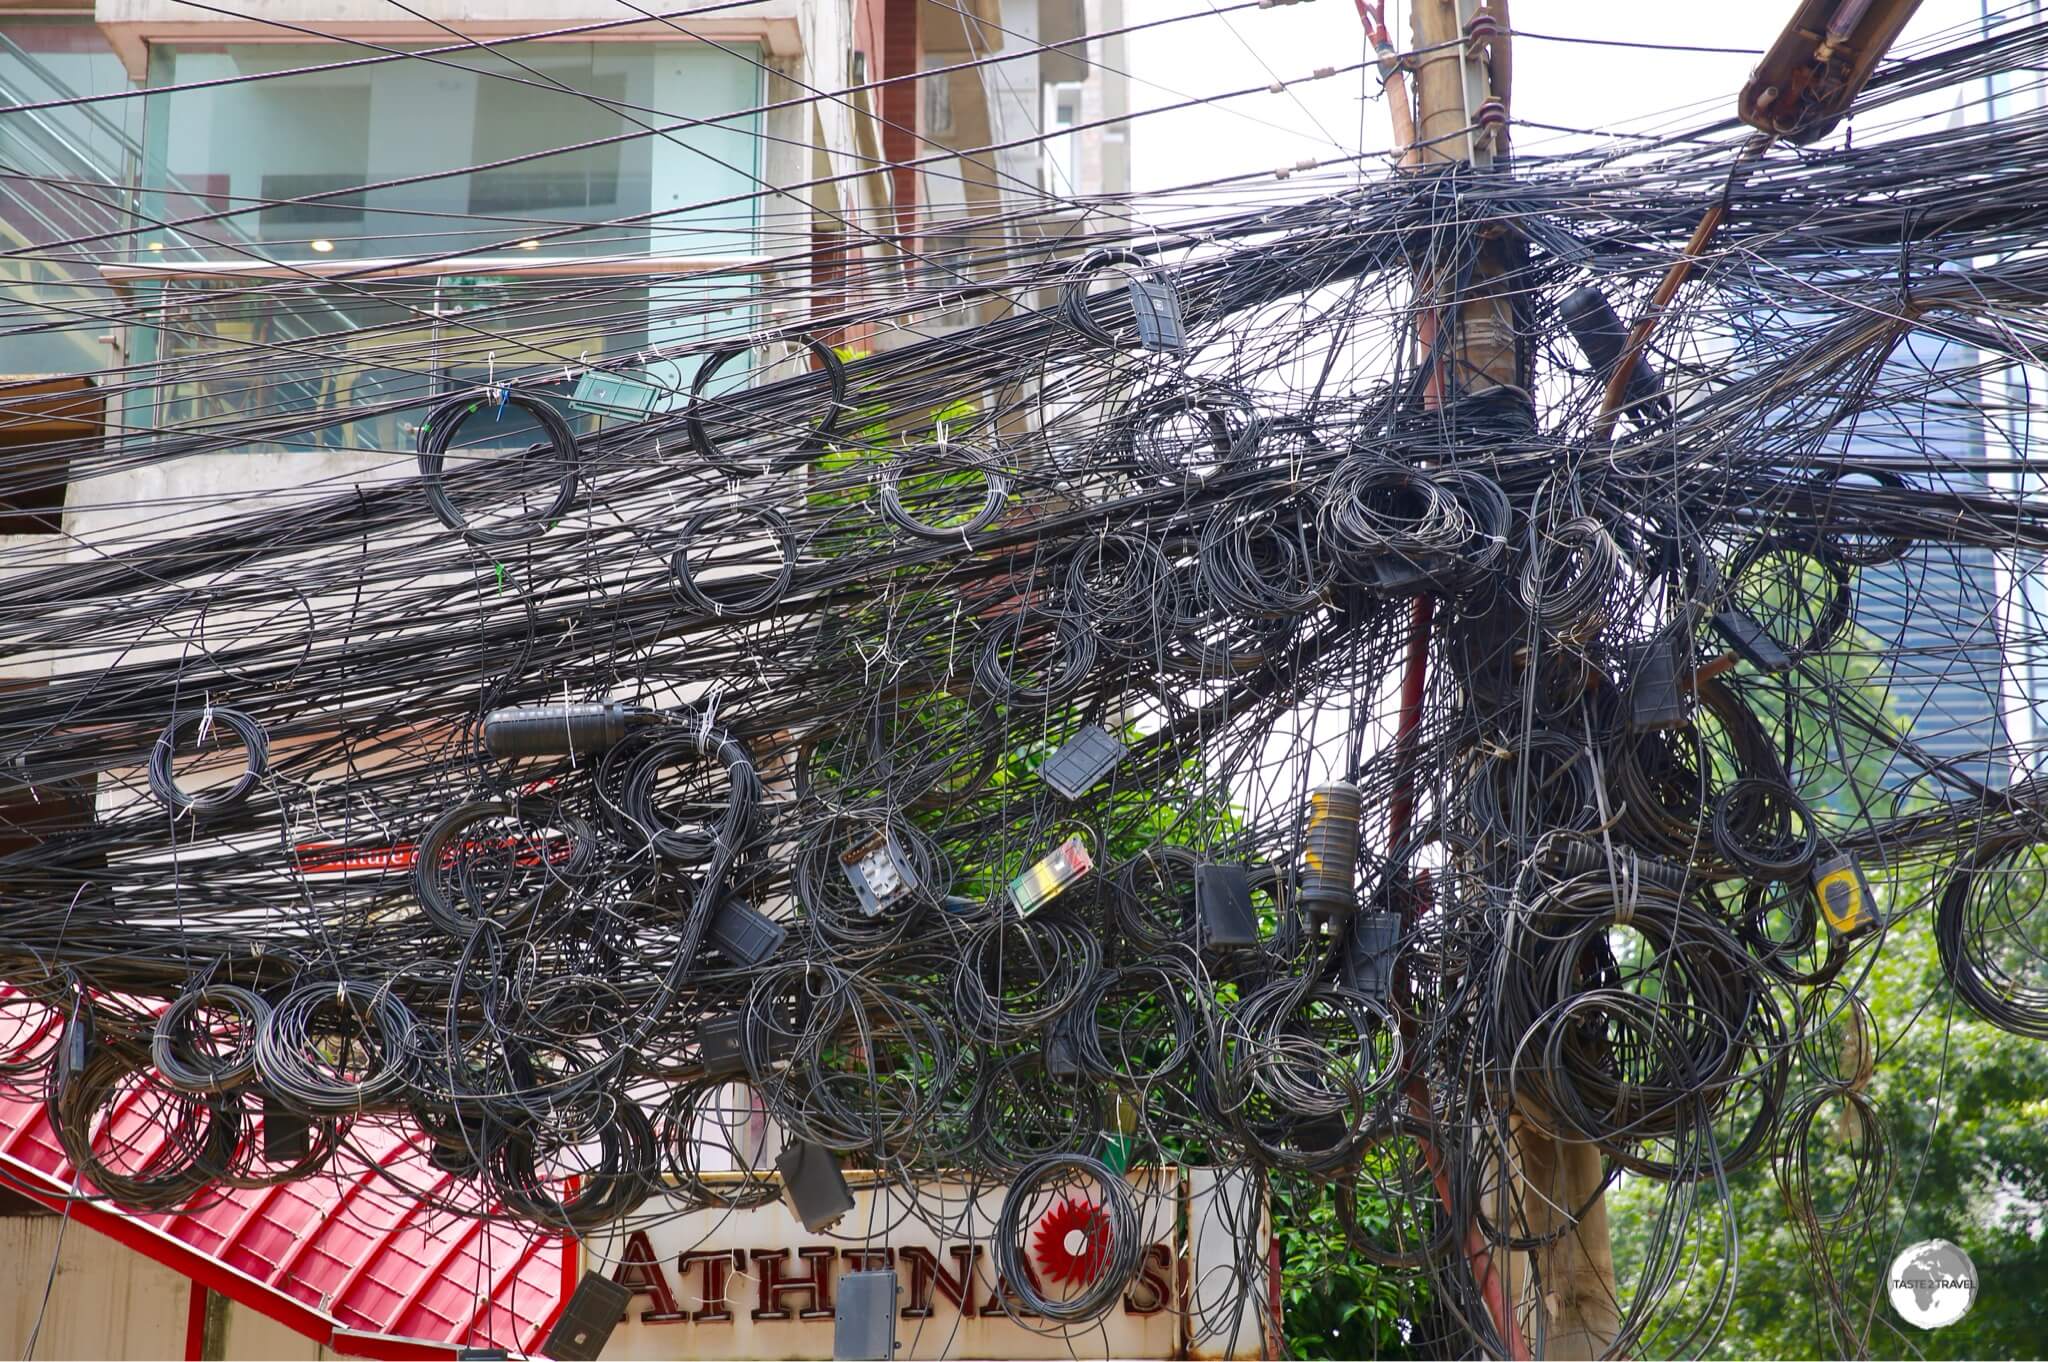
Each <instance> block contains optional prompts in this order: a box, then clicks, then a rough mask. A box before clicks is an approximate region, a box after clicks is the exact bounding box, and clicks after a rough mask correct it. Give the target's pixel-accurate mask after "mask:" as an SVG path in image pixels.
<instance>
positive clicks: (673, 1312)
mask: <svg viewBox="0 0 2048 1362" xmlns="http://www.w3.org/2000/svg"><path fill="white" fill-rule="evenodd" d="M612 1280H613V1281H615V1282H617V1283H618V1284H619V1285H620V1286H623V1287H625V1288H626V1289H627V1290H628V1291H630V1292H632V1293H633V1294H634V1295H635V1296H645V1297H647V1299H648V1301H649V1303H650V1304H651V1305H652V1307H653V1308H652V1309H648V1310H642V1311H641V1312H640V1322H641V1323H642V1324H676V1323H679V1322H681V1321H682V1320H685V1319H688V1318H689V1316H688V1315H686V1314H684V1313H683V1312H682V1311H681V1310H678V1309H677V1308H676V1296H675V1292H673V1291H671V1290H670V1289H669V1285H668V1274H667V1273H666V1272H663V1271H662V1270H661V1260H660V1259H659V1258H656V1257H655V1256H654V1245H652V1244H650V1243H648V1242H647V1231H646V1230H634V1231H633V1232H632V1233H631V1234H629V1235H627V1236H626V1248H625V1251H624V1252H623V1253H622V1254H620V1255H619V1265H618V1266H617V1267H615V1268H613V1269H612ZM626 1304H627V1306H628V1307H629V1309H630V1307H631V1305H632V1302H631V1301H630V1300H629V1301H627V1302H626ZM619 1318H620V1319H621V1320H624V1319H627V1318H629V1313H628V1310H621V1311H620V1312H619Z"/></svg>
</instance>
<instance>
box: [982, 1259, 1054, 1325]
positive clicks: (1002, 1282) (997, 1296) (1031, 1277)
mask: <svg viewBox="0 0 2048 1362" xmlns="http://www.w3.org/2000/svg"><path fill="white" fill-rule="evenodd" d="M1017 1261H1018V1262H1020V1263H1022V1264H1023V1265H1024V1282H1025V1285H1027V1286H1029V1287H1030V1288H1031V1290H1032V1291H1033V1292H1034V1293H1035V1294H1037V1295H1041V1296H1042V1295H1044V1294H1045V1288H1044V1287H1042V1286H1040V1285H1039V1284H1038V1272H1037V1270H1036V1269H1035V1268H1033V1267H1032V1266H1031V1259H1030V1258H1028V1257H1022V1258H1019V1259H1018V1260H1017ZM981 1313H982V1314H983V1315H985V1316H986V1315H1008V1316H1010V1317H1011V1318H1012V1319H1037V1318H1038V1312H1037V1311H1036V1310H1033V1309H1030V1308H1028V1307H1027V1306H1026V1305H1025V1304H1024V1302H1023V1300H1022V1299H1020V1298H1019V1297H1018V1295H1017V1293H1016V1291H1015V1290H1013V1289H1012V1288H1011V1286H1010V1279H1009V1278H1007V1277H1000V1276H999V1277H997V1278H996V1287H995V1290H993V1291H991V1292H989V1293H988V1299H987V1300H986V1301H984V1302H983V1303H982V1307H981Z"/></svg>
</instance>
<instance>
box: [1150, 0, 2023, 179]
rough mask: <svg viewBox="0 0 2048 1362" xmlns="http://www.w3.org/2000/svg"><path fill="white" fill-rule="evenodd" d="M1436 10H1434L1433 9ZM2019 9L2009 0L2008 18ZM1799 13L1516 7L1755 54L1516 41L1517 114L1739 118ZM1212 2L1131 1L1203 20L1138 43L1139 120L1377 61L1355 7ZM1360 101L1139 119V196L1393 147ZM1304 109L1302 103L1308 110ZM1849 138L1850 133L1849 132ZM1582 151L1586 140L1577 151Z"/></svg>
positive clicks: (1329, 90)
mask: <svg viewBox="0 0 2048 1362" xmlns="http://www.w3.org/2000/svg"><path fill="white" fill-rule="evenodd" d="M1431 2H1432V3H1433V2H1434V0H1431ZM2010 4H2011V0H1994V4H1993V8H1994V9H2002V8H2006V7H2008V6H2009V5H2010ZM1796 7H1797V5H1796V0H1709V3H1705V4H1692V3H1675V2H1674V0H1514V4H1513V6H1512V16H1513V22H1514V24H1515V26H1516V27H1517V28H1518V29H1520V30H1522V31H1523V32H1524V34H1525V35H1526V34H1535V33H1542V34H1555V35H1561V36H1565V37H1575V38H1590V37H1598V38H1605V39H1614V40H1623V41H1629V42H1645V43H1664V44H1693V45H1700V46H1708V47H1730V48H1744V49H1748V52H1747V53H1744V54H1725V53H1703V52H1660V51H1645V50H1641V49H1634V48H1612V47H1591V46H1585V45H1581V44H1576V43H1562V42H1552V41H1543V40H1539V39H1537V38H1533V37H1529V36H1523V37H1518V38H1516V39H1515V43H1514V90H1513V100H1512V107H1511V110H1510V114H1511V116H1512V117H1513V118H1514V120H1515V121H1516V122H1517V123H1520V122H1521V120H1524V119H1528V120H1533V121H1535V122H1540V123H1550V124H1556V125H1560V126H1564V127H1571V128H1614V129H1625V128H1633V129H1637V130H1643V131H1649V130H1654V129H1658V128H1675V127H1684V126H1688V125H1693V124H1698V123H1704V122H1708V121H1711V120H1713V119H1716V118H1720V117H1723V116H1726V115H1732V114H1733V113H1734V112H1735V93H1736V91H1737V90H1738V89H1740V88H1741V86H1742V83H1743V81H1744V80H1746V79H1747V78H1748V76H1749V72H1750V69H1751V68H1752V67H1753V66H1755V64H1756V61H1757V54H1760V53H1761V52H1762V51H1763V49H1764V48H1766V47H1768V46H1769V45H1770V43H1771V41H1772V40H1773V39H1774V38H1776V37H1777V35H1778V33H1779V31H1780V30H1781V29H1782V28H1783V27H1784V25H1785V21H1786V20H1787V19H1788V18H1789V17H1790V16H1791V15H1792V13H1793V12H1794V10H1795V9H1796ZM1214 8H1215V6H1213V5H1211V4H1210V2H1209V0H1126V3H1125V16H1126V22H1129V23H1140V22H1145V21H1147V20H1152V19H1158V18H1162V17H1165V16H1167V15H1172V14H1188V13H1197V14H1203V17H1201V18H1196V19H1189V20H1187V21H1185V22H1181V23H1176V24H1172V25H1168V26H1165V27H1162V28H1158V29H1152V30H1148V31H1147V32H1144V33H1140V34H1136V35H1134V36H1133V38H1132V41H1131V58H1130V65H1131V70H1132V75H1133V81H1132V92H1131V103H1132V107H1133V108H1137V109H1143V108H1157V107H1159V106H1160V105H1163V104H1168V103H1172V102H1174V101H1175V100H1176V98H1177V97H1184V96H1197V95H1199V96H1212V95H1215V94H1216V93H1218V92H1220V91H1224V90H1229V89H1242V88H1245V87H1248V86H1264V85H1266V84H1268V83H1270V82H1271V81H1272V80H1273V79H1274V77H1275V76H1279V77H1282V78H1285V79H1288V80H1294V79H1298V78H1300V77H1303V76H1307V75H1308V74H1309V73H1310V72H1312V71H1314V70H1315V69H1316V68H1317V67H1322V66H1336V67H1344V66H1350V65H1353V64H1356V63H1358V62H1360V61H1367V62H1369V61H1370V60H1371V50H1370V48H1369V47H1368V46H1367V45H1366V43H1365V37H1364V30H1363V29H1362V27H1361V26H1360V24H1359V21H1358V14H1357V11H1356V10H1355V9H1354V8H1353V6H1352V0H1304V3H1300V4H1295V5H1290V6H1286V7H1282V8H1275V9H1270V10H1242V11H1238V12H1234V13H1232V14H1229V15H1227V16H1224V15H1214V14H1209V13H1205V12H1206V11H1210V10H1213V9H1214ZM1409 8H1410V0H1390V3H1389V5H1388V14H1387V27H1388V30H1389V32H1390V33H1391V34H1392V36H1393V38H1394V42H1395V45H1396V46H1403V45H1405V39H1406V35H1407V33H1408V31H1409V30H1408V12H1409ZM1979 13H1980V0H1924V3H1922V5H1921V7H1920V11H1919V13H1918V14H1917V15H1916V16H1915V17H1914V19H1913V21H1912V22H1911V23H1910V24H1909V25H1908V27H1907V29H1906V32H1905V33H1904V35H1902V37H1901V39H1900V43H1899V45H1898V47H1895V48H1894V51H1897V50H1898V49H1899V47H1904V46H1907V45H1908V44H1911V43H1912V42H1913V41H1914V40H1915V39H1916V38H1924V37H1925V36H1927V35H1931V34H1934V33H1937V32H1940V31H1942V30H1946V29H1951V28H1954V27H1956V26H1958V25H1973V24H1975V23H1976V22H1977V21H1978V16H1979ZM1367 79H1368V82H1369V83H1368V84H1367V85H1366V86H1365V87H1364V90H1365V92H1367V93H1369V95H1370V98H1369V99H1362V97H1361V94H1362V92H1361V80H1360V76H1359V75H1358V74H1356V73H1353V74H1351V75H1348V76H1347V75H1339V76H1333V77H1330V78H1328V79H1325V80H1320V81H1312V82H1310V83H1309V84H1307V85H1305V86H1301V87H1297V88H1296V89H1294V90H1291V91H1289V92H1288V93H1285V94H1277V95H1276V94H1270V93H1266V92H1264V91H1263V90H1261V92H1260V93H1257V94H1253V95H1249V96H1246V97H1244V98H1242V99H1238V100H1234V101H1231V102H1229V103H1228V104H1225V105H1216V106H1210V107H1206V108H1199V109H1190V110H1178V111H1174V112H1171V113H1160V114H1154V115H1152V116H1149V117H1145V118H1140V119H1137V120H1136V121H1134V122H1133V124H1132V125H1131V143H1132V181H1133V183H1132V187H1133V188H1134V189H1136V190H1138V191H1139V192H1141V193H1142V192H1150V191H1157V190H1160V189H1164V188H1169V187H1171V186H1175V185H1182V184H1189V183H1193V182H1197V181H1203V180H1209V179H1214V178H1216V177H1218V176H1223V175H1229V174H1238V173H1247V172H1271V171H1272V170H1275V169H1277V168H1279V167H1281V166H1286V165H1292V164H1293V163H1294V162H1296V161H1298V160H1301V159H1303V158H1305V157H1318V158H1320V157H1326V156H1332V155H1345V154H1348V153H1351V152H1354V151H1357V150H1361V149H1365V150H1384V149H1385V148H1386V147H1387V144H1388V141H1389V133H1388V125H1387V115H1386V107H1385V104H1384V103H1383V101H1382V100H1381V98H1380V94H1379V80H1378V75H1377V73H1376V72H1375V73H1372V74H1371V75H1370V76H1369V77H1368V78H1367ZM1297 97H1298V102H1297ZM1838 135H1839V134H1838ZM1561 136H1562V135H1560V134H1556V133H1548V132H1544V131H1541V130H1538V129H1533V128H1520V129H1518V130H1517V131H1516V133H1515V147H1516V150H1517V151H1518V152H1522V153H1541V152H1544V151H1546V150H1560V149H1562V145H1561V141H1560V138H1561ZM1569 140H1572V141H1574V142H1580V143H1583V141H1584V139H1569Z"/></svg>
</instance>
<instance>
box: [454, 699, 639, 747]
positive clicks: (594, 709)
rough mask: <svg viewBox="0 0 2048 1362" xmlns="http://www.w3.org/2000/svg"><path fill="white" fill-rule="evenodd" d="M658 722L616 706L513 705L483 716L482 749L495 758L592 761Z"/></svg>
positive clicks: (602, 703) (598, 702)
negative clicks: (633, 730)
mask: <svg viewBox="0 0 2048 1362" xmlns="http://www.w3.org/2000/svg"><path fill="white" fill-rule="evenodd" d="M659 718H660V716H659V715H657V714H654V713H653V712H651V711H649V710H644V709H641V708H639V707H637V706H634V705H627V704H621V703H620V702H619V701H617V700H593V701H587V702H584V703H580V704H578V703H565V704H553V705H514V706H511V707H510V708H507V709H494V710H492V711H491V712H490V713H489V714H486V715H484V746H485V747H487V748H489V749H490V753H491V755H492V756H494V757H566V756H578V757H581V756H588V755H590V754H592V753H596V752H602V751H605V750H606V749H607V748H611V747H615V746H617V745H618V743H619V742H620V741H621V740H622V739H624V738H625V736H626V730H628V729H630V728H638V727H641V726H642V725H645V724H650V723H654V722H656V721H657V720H658V719H659Z"/></svg>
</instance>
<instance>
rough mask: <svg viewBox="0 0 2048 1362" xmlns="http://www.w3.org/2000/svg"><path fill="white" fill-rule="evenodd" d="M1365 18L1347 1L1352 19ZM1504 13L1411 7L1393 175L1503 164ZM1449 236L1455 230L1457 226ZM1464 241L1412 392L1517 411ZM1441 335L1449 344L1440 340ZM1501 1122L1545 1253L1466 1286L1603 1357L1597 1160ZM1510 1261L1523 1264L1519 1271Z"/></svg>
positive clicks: (1507, 62)
mask: <svg viewBox="0 0 2048 1362" xmlns="http://www.w3.org/2000/svg"><path fill="white" fill-rule="evenodd" d="M1368 8H1369V7H1368V6H1366V5H1364V4H1361V12H1367V11H1368ZM1507 10H1508V0H1413V7H1412V9H1411V15H1412V19H1413V30H1412V37H1413V48H1412V53H1411V56H1410V58H1409V60H1408V63H1407V65H1408V66H1409V68H1410V69H1412V70H1413V72H1414V74H1415V111H1414V115H1413V118H1412V126H1413V128H1414V142H1413V144H1412V145H1410V146H1408V147H1406V148H1404V149H1403V151H1404V154H1403V156H1402V160H1401V164H1402V165H1403V166H1404V167H1409V168H1413V169H1416V170H1423V171H1429V170H1439V171H1442V170H1449V169H1450V168H1451V167H1453V166H1457V165H1460V164H1463V165H1469V166H1471V167H1472V168H1473V169H1474V170H1487V169H1490V168H1492V167H1493V166H1494V165H1495V164H1496V162H1497V161H1498V160H1500V159H1502V158H1504V157H1505V156H1506V154H1507V149H1508V117H1507V105H1508V97H1509V95H1510V93H1511V79H1512V71H1513V67H1512V64H1511V63H1512V58H1511V49H1510V33H1509V28H1508V13H1507ZM1374 18H1376V12H1372V13H1367V22H1368V26H1369V27H1370V25H1371V24H1372V22H1373V20H1374ZM1384 55H1385V54H1384V53H1383V61H1384ZM1388 95H1389V99H1390V102H1393V101H1403V102H1405V98H1406V92H1405V90H1404V89H1403V88H1402V87H1401V86H1400V85H1399V84H1397V78H1390V79H1389V81H1388ZM1409 123H1410V120H1409V118H1408V117H1407V111H1406V109H1405V108H1397V109H1395V111H1394V125H1395V129H1396V135H1397V137H1398V136H1400V135H1401V134H1402V133H1403V132H1405V130H1406V126H1405V125H1408V124H1409ZM1453 173H1457V174H1463V173H1465V172H1463V171H1456V172H1453ZM1458 230H1467V229H1466V228H1465V227H1464V226H1463V225H1462V224H1460V226H1459V227H1458ZM1476 230H1477V231H1478V232H1479V234H1480V236H1479V248H1478V252H1477V255H1476V258H1474V259H1473V261H1472V266H1471V269H1470V271H1469V273H1466V272H1465V271H1464V270H1463V269H1462V267H1461V266H1459V265H1458V263H1457V259H1456V257H1457V254H1458V253H1457V252H1451V253H1439V254H1438V258H1437V259H1435V260H1434V261H1433V262H1432V266H1431V268H1430V269H1428V270H1427V271H1425V272H1424V273H1423V274H1422V275H1421V276H1420V277H1418V279H1417V280H1416V295H1417V297H1416V302H1417V307H1418V314H1417V324H1416V339H1417V351H1418V353H1417V360H1418V362H1419V363H1424V364H1430V365H1431V366H1432V371H1431V372H1430V373H1429V374H1428V375H1427V376H1426V378H1425V387H1424V397H1425V401H1426V403H1427V404H1428V405H1429V406H1430V407H1432V408H1448V407H1454V406H1455V405H1456V404H1458V403H1459V402H1461V401H1464V400H1466V399H1469V398H1479V397H1485V396H1487V395H1489V394H1491V395H1495V396H1502V395H1505V396H1509V397H1517V396H1518V397H1519V399H1520V400H1521V401H1523V402H1526V401H1528V400H1529V397H1528V395H1529V393H1530V378H1529V374H1528V373H1527V372H1526V368H1527V361H1526V358H1525V357H1526V354H1527V351H1526V348H1525V347H1524V346H1522V345H1521V344H1520V343H1519V342H1520V337H1519V336H1518V335H1517V332H1516V326H1515V308H1514V302H1513V297H1512V293H1511V289H1512V280H1513V278H1514V267H1515V263H1516V258H1517V250H1516V243H1515V242H1514V241H1513V239H1512V238H1511V236H1510V235H1509V231H1510V229H1509V228H1508V227H1507V226H1506V225H1505V224H1501V225H1487V224H1481V225H1480V226H1479V227H1478V228H1477V229H1476ZM1461 274H1462V275H1464V278H1463V279H1462V280H1461V279H1460V277H1459V276H1460V275H1461ZM1445 327H1449V328H1451V334H1450V335H1448V336H1445V337H1444V338H1443V340H1442V342H1441V343H1440V342H1439V340H1438V337H1439V334H1440V333H1441V331H1442V329H1443V328H1445ZM1426 601H1427V598H1426V597H1419V598H1418V601H1417V611H1416V620H1415V622H1414V623H1415V627H1414V629H1413V630H1412V631H1411V639H1410V649H1409V656H1408V662H1407V667H1408V672H1407V676H1406V678H1405V680H1406V683H1407V684H1406V685H1405V686H1404V705H1403V711H1402V716H1401V717H1402V729H1403V730H1404V732H1403V734H1400V735H1397V742H1398V741H1399V738H1400V737H1401V736H1405V733H1406V731H1407V730H1408V729H1409V728H1410V725H1411V722H1412V719H1413V718H1419V711H1420V704H1419V700H1420V692H1421V689H1422V687H1421V681H1422V679H1423V674H1424V670H1425V668H1426V667H1427V663H1428V623H1429V621H1428V615H1427V613H1426V605H1425V602H1426ZM1410 692H1413V693H1414V694H1415V696H1416V701H1417V703H1415V705H1414V709H1415V710H1416V714H1415V715H1414V716H1411V715H1410V714H1409V712H1408V711H1409V704H1408V701H1407V698H1406V697H1407V695H1408V694H1409V693H1410ZM1405 794H1406V800H1405V801H1404V800H1403V796H1404V792H1403V791H1400V790H1397V791H1396V795H1395V798H1396V800H1397V801H1402V806H1403V807H1405V804H1406V803H1407V802H1412V798H1413V792H1412V791H1407V792H1405ZM1403 831H1405V829H1404V830H1403ZM1396 840H1398V834H1397V838H1396ZM1511 1119H1512V1120H1513V1126H1512V1135H1511V1145H1512V1148H1511V1152H1510V1155H1509V1163H1510V1165H1511V1169H1510V1172H1511V1177H1510V1178H1509V1179H1507V1181H1508V1184H1509V1194H1508V1197H1507V1198H1506V1200H1509V1201H1512V1203H1513V1205H1512V1206H1510V1205H1499V1204H1497V1205H1496V1206H1495V1207H1494V1216H1493V1220H1494V1223H1495V1224H1496V1225H1501V1226H1504V1227H1510V1226H1511V1227H1514V1228H1515V1229H1517V1230H1518V1231H1519V1232H1520V1233H1521V1234H1523V1235H1526V1236H1529V1237H1543V1238H1545V1239H1546V1240H1547V1242H1546V1243H1545V1244H1544V1246H1543V1247H1541V1248H1539V1249H1538V1250H1536V1251H1535V1252H1534V1253H1533V1254H1527V1255H1521V1254H1514V1253H1509V1252H1505V1251H1503V1252H1497V1253H1493V1254H1490V1255H1489V1254H1487V1253H1486V1252H1485V1251H1484V1250H1483V1248H1482V1247H1481V1246H1480V1245H1479V1244H1478V1243H1477V1242H1476V1236H1474V1235H1470V1234H1468V1235H1467V1255H1468V1258H1469V1259H1470V1260H1471V1262H1472V1268H1473V1272H1474V1275H1475V1276H1476V1277H1477V1278H1478V1279H1479V1281H1480V1285H1481V1290H1482V1295H1484V1296H1485V1297H1486V1299H1487V1301H1488V1305H1489V1308H1490V1309H1491V1310H1492V1311H1493V1313H1494V1316H1495V1319H1494V1323H1495V1326H1496V1328H1497V1330H1498V1331H1499V1333H1500V1336H1501V1339H1502V1341H1503V1343H1504V1344H1505V1346H1506V1348H1507V1350H1508V1352H1509V1353H1510V1354H1511V1355H1523V1353H1524V1349H1525V1348H1527V1349H1529V1350H1531V1352H1533V1355H1534V1356H1538V1357H1543V1358H1558V1359H1592V1358H1598V1357H1604V1356H1606V1355H1607V1354H1608V1353H1609V1352H1610V1351H1611V1350H1612V1348H1613V1346H1614V1342H1615V1339H1616V1338H1617V1337H1618V1336H1619V1334H1620V1331H1621V1318H1620V1306H1619V1301H1618V1296H1617V1292H1616V1289H1615V1279H1614V1254H1613V1247H1612V1243H1611V1239H1610V1236H1609V1232H1608V1222H1607V1208H1606V1204H1605V1199H1604V1196H1603V1193H1602V1189H1601V1167H1600V1163H1601V1160H1600V1151H1599V1149H1598V1148H1596V1147H1595V1146H1593V1145H1589V1144H1583V1143H1578V1142H1572V1141H1566V1140H1560V1139H1556V1138H1554V1137H1553V1136H1552V1135H1550V1134H1548V1133H1546V1131H1545V1130H1544V1129H1543V1128H1541V1127H1540V1126H1539V1125H1537V1124H1533V1123H1530V1122H1527V1121H1523V1120H1521V1119H1515V1118H1511ZM1516 1259H1525V1260H1526V1266H1524V1265H1523V1264H1522V1263H1518V1262H1516V1261H1515V1260H1516Z"/></svg>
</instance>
